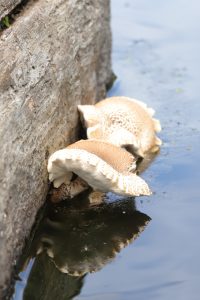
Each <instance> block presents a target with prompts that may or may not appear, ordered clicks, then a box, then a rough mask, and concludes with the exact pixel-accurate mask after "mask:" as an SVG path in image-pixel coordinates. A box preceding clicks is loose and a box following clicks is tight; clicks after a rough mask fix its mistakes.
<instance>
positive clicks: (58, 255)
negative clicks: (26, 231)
mask: <svg viewBox="0 0 200 300" xmlns="http://www.w3.org/2000/svg"><path fill="white" fill-rule="evenodd" d="M149 221H150V217H148V216H147V215H145V214H143V213H141V212H139V211H137V210H136V209H135V204H134V200H133V199H130V198H129V199H128V200H127V199H125V200H120V201H117V202H112V203H102V204H101V205H98V206H91V205H90V204H89V202H88V198H87V197H85V194H83V195H82V199H81V198H80V196H79V197H77V198H76V199H73V201H66V202H63V203H60V204H59V205H53V204H49V205H48V207H47V210H46V213H45V217H44V218H43V220H42V221H41V223H40V225H39V228H38V230H37V232H36V235H35V237H34V240H33V242H32V245H31V249H29V251H28V252H29V254H28V259H30V258H31V257H36V258H35V261H34V263H33V267H32V269H31V272H30V275H29V278H28V282H27V286H26V287H25V290H24V296H23V299H29V300H30V299H37V300H38V299H56V298H59V299H72V298H73V297H74V296H75V295H77V294H79V292H80V290H81V287H82V285H83V278H84V275H85V274H87V273H89V272H95V271H98V270H99V269H101V268H102V267H103V266H104V265H106V264H107V263H109V262H110V261H111V260H112V259H113V258H114V257H115V256H116V254H117V253H118V252H119V251H120V250H121V249H122V248H124V247H125V246H126V245H127V244H128V243H130V242H131V241H133V240H135V239H136V238H137V237H138V235H139V234H140V232H141V231H143V230H144V228H145V226H146V225H147V224H148V222H149ZM25 260H26V261H27V256H26V258H25ZM66 273H67V274H66ZM14 299H15V298H14Z"/></svg>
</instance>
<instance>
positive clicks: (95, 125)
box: [78, 97, 162, 157]
mask: <svg viewBox="0 0 200 300" xmlns="http://www.w3.org/2000/svg"><path fill="white" fill-rule="evenodd" d="M78 109H79V112H80V113H81V118H82V120H83V122H84V124H85V127H86V128H87V137H88V138H89V139H91V138H93V139H101V140H105V141H108V142H110V143H113V144H115V145H117V146H121V147H125V148H127V149H128V150H129V151H130V152H131V153H134V154H137V155H139V156H141V157H143V156H144V155H145V153H147V152H156V151H158V150H159V146H160V145H161V144H162V142H161V140H160V139H159V138H158V137H156V132H159V131H160V130H161V125H160V122H159V121H158V120H157V119H154V118H153V115H154V110H153V109H152V108H148V107H147V105H146V104H145V103H143V102H141V101H138V100H136V99H131V98H128V97H111V98H107V99H105V100H102V101H100V102H98V103H97V104H95V105H79V106H78Z"/></svg>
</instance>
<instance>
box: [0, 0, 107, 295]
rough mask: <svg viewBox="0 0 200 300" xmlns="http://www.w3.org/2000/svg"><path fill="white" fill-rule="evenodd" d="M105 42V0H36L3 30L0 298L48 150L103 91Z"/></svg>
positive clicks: (41, 189)
mask: <svg viewBox="0 0 200 300" xmlns="http://www.w3.org/2000/svg"><path fill="white" fill-rule="evenodd" d="M8 2H9V1H8ZM10 2H11V1H10ZM13 2H14V1H13ZM1 3H2V1H1ZM110 45H111V36H110V26H109V0H104V1H103V0H101V1H93V0H86V1H79V0H69V1H66V0H39V1H36V2H35V1H33V2H32V3H31V4H30V3H29V5H28V6H27V7H26V8H25V9H24V10H23V12H21V14H20V15H19V16H18V17H17V19H16V21H15V22H14V24H13V25H12V26H11V27H9V28H8V29H7V30H5V31H4V32H3V33H2V34H1V36H0V58H1V59H0V68H1V72H0V98H1V99H0V147H1V149H0V151H1V156H0V270H4V272H0V299H1V294H2V291H3V289H4V288H5V287H6V282H7V281H9V278H10V273H11V270H12V269H13V266H14V264H15V260H16V258H17V257H18V256H19V254H20V251H21V249H22V246H23V242H24V239H25V237H26V236H27V235H28V234H29V232H30V228H31V226H32V224H33V222H34V219H35V215H36V212H37V211H38V208H39V207H40V206H41V204H42V203H43V202H44V199H45V196H46V193H47V189H48V184H47V181H48V180H47V171H46V163H47V158H48V156H49V154H51V153H52V152H53V151H55V150H56V149H58V148H61V147H63V146H64V145H66V144H69V143H70V142H73V141H74V140H75V138H76V134H77V122H78V113H77V108H76V107H77V104H80V103H82V104H86V103H94V102H95V101H96V100H97V99H99V98H101V97H103V96H104V95H105V85H106V83H108V81H109V79H110V76H111V69H110Z"/></svg>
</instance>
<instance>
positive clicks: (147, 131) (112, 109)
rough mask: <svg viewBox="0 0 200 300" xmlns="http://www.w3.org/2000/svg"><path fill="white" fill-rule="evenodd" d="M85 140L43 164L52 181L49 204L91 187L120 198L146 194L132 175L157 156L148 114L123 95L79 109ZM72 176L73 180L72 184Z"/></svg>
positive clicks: (144, 186)
mask: <svg viewBox="0 0 200 300" xmlns="http://www.w3.org/2000/svg"><path fill="white" fill-rule="evenodd" d="M78 110H79V112H80V115H81V120H82V122H83V125H84V126H85V128H86V132H87V138H88V139H87V140H80V141H78V142H76V143H74V144H71V145H69V146H67V147H66V148H64V149H61V150H58V151H56V152H55V153H53V154H52V155H51V156H50V158H49V161H48V172H49V180H50V181H51V182H53V185H54V188H55V189H54V190H53V192H52V195H51V200H52V201H55V202H57V201H60V200H62V199H64V198H67V197H74V196H75V195H77V194H79V193H80V192H82V191H84V190H85V189H87V188H88V186H90V187H92V188H93V190H94V191H98V192H103V193H107V192H114V193H116V194H118V195H123V196H140V195H150V194H151V191H150V188H149V187H148V185H147V183H146V182H145V181H144V180H143V179H142V178H141V177H139V176H138V175H137V174H136V162H137V160H138V158H139V157H141V158H144V157H145V155H147V153H150V152H157V151H158V150H159V146H160V145H161V140H160V139H159V138H158V137H157V136H156V132H159V131H160V130H161V126H160V122H159V121H158V120H157V119H154V118H153V114H154V110H153V109H150V108H148V107H147V105H146V104H144V103H143V102H140V101H138V100H135V99H131V98H127V97H111V98H107V99H105V100H102V101H100V102H98V103H97V104H95V105H79V106H78ZM73 174H76V175H78V177H77V178H76V179H75V180H74V181H73V180H72V177H73Z"/></svg>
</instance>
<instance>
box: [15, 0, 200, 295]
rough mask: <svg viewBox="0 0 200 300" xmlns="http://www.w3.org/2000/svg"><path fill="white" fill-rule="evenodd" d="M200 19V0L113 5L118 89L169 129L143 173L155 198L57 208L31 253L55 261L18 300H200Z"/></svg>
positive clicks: (35, 264)
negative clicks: (96, 206)
mask: <svg viewBox="0 0 200 300" xmlns="http://www.w3.org/2000/svg"><path fill="white" fill-rule="evenodd" d="M199 15H200V4H199V2H198V1H196V0H191V1H190V2H189V1H186V0H169V1H160V0H151V1H149V0H132V1H131V0H125V1H123V0H113V1H112V28H113V67H114V71H115V73H116V75H117V76H118V79H117V81H116V83H115V85H114V87H113V88H112V90H111V91H110V92H109V95H125V96H130V97H134V98H138V99H140V100H142V101H144V102H146V103H147V104H148V105H149V106H150V107H153V108H154V109H155V110H156V117H157V118H159V119H160V120H161V124H162V127H163V131H162V132H161V134H160V137H161V138H162V140H163V142H164V144H163V146H162V148H161V151H160V154H159V155H158V156H157V157H156V159H155V160H154V162H153V163H152V164H151V165H150V166H149V168H148V169H147V170H146V171H145V172H144V173H143V178H145V179H146V181H147V182H148V183H149V185H150V186H151V188H152V190H153V191H154V194H153V195H152V196H151V197H137V198H136V199H135V201H134V199H129V200H127V199H124V200H121V201H117V202H116V203H115V202H114V203H113V202H112V201H108V203H107V204H103V205H101V206H100V207H99V208H98V209H96V208H95V207H89V206H88V204H87V200H84V199H83V201H82V204H81V206H80V203H79V202H80V201H79V200H77V205H75V206H74V205H71V204H68V205H67V206H66V207H65V209H64V210H63V209H60V208H52V207H49V208H48V210H47V217H46V218H45V219H44V221H43V222H42V223H41V225H40V228H39V231H38V233H37V235H36V238H35V240H34V243H33V245H32V248H31V249H30V251H29V253H28V255H29V257H30V256H34V254H35V253H36V252H39V251H42V250H44V249H45V250H46V251H47V253H48V255H49V256H51V257H53V259H52V260H53V262H52V261H51V260H50V259H49V258H48V257H47V256H45V255H44V254H42V252H41V254H40V255H38V256H37V258H36V259H35V260H34V259H32V260H31V261H30V263H29V264H28V267H27V268H24V271H23V272H21V273H20V274H19V276H20V278H21V281H17V284H16V292H15V297H14V298H13V299H15V300H21V299H24V300H31V299H37V300H40V299H43V300H44V299H48V300H51V299H52V300H53V299H58V300H62V299H80V300H81V299H83V300H102V299H104V300H133V299H134V300H146V299H154V300H158V299H159V300H161V299H162V300H169V299H172V300H173V299H176V300H179V299H180V300H187V299H190V300H198V299H200V238H199V228H200V166H199V161H200V151H199V146H200V99H199V89H200V88H199V83H200V72H199V66H200V55H199V53H200V39H199V32H200V21H199ZM83 197H84V196H83ZM85 199H87V198H85ZM114 200H115V199H114ZM150 219H151V221H150ZM149 221H150V222H149ZM142 230H144V231H143V232H142V233H140V232H141V231H142ZM131 240H132V242H130V241H131ZM126 244H127V246H126V247H125V248H124V249H122V250H121V251H120V249H121V248H123V247H124V246H125V245H126ZM128 244H129V245H128ZM117 252H118V253H117ZM24 260H26V258H24ZM55 265H56V266H57V267H55ZM31 267H32V269H31ZM59 270H62V271H65V272H68V273H70V274H71V275H76V276H71V275H67V274H64V273H61V272H60V271H59ZM97 270H99V271H97ZM88 271H97V272H94V273H90V274H86V275H84V274H85V273H87V272H88ZM78 275H79V276H78ZM26 283H27V285H26ZM55 287H57V290H56V289H55ZM24 288H25V290H24ZM23 293H24V297H23V296H22V295H23ZM44 295H46V296H45V297H44Z"/></svg>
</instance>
